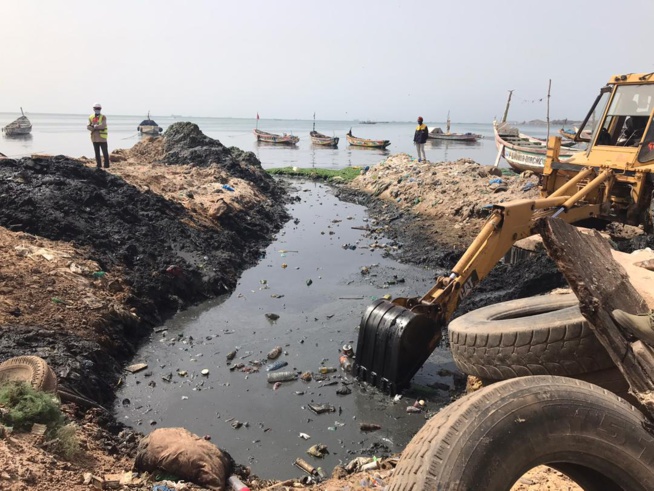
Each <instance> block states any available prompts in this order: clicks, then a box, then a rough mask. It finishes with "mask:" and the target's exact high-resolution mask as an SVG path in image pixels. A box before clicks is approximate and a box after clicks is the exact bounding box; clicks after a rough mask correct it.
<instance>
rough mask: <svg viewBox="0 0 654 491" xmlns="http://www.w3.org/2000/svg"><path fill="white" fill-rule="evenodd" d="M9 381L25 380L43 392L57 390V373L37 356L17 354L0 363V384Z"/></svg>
mask: <svg viewBox="0 0 654 491" xmlns="http://www.w3.org/2000/svg"><path fill="white" fill-rule="evenodd" d="M9 381H17V382H26V383H28V384H30V385H31V386H32V387H33V388H35V389H38V390H42V391H45V392H56V391H57V375H56V374H55V373H54V372H53V371H52V369H51V368H50V367H49V366H48V364H47V363H46V362H45V360H44V359H43V358H39V357H38V356H18V357H16V358H10V359H9V360H7V361H4V362H3V363H0V385H1V384H2V383H4V382H9Z"/></svg>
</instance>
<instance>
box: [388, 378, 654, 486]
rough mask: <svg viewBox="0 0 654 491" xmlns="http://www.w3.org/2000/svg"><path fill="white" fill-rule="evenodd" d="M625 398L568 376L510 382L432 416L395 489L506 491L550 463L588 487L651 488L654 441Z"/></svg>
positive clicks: (400, 468) (401, 466)
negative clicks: (520, 479)
mask: <svg viewBox="0 0 654 491" xmlns="http://www.w3.org/2000/svg"><path fill="white" fill-rule="evenodd" d="M647 424H648V422H647V419H646V418H645V416H644V415H643V414H642V413H640V412H639V411H638V410H636V409H635V408H634V407H633V406H631V405H630V404H629V403H627V402H626V401H624V400H623V399H620V398H619V397H617V396H615V395H613V394H611V393H609V392H607V391H605V390H603V389H601V388H599V387H597V386H594V385H591V384H588V383H586V382H582V381H579V380H574V379H570V378H566V377H552V376H533V377H521V378H517V379H511V380H505V381H502V382H498V383H495V384H493V385H492V386H490V387H486V388H484V389H482V390H480V391H478V392H475V393H472V394H469V395H467V396H465V397H463V398H461V399H459V400H458V401H457V402H455V403H454V404H452V405H451V406H449V407H447V408H445V409H444V410H443V411H441V412H440V413H438V414H437V415H436V416H434V417H433V418H432V419H431V420H429V421H428V422H427V424H425V426H424V427H423V428H422V429H421V430H420V431H419V432H418V433H417V434H416V436H414V437H413V439H412V440H411V442H409V445H408V446H407V447H406V449H405V450H404V452H402V456H401V457H400V461H399V462H398V465H397V468H396V470H395V474H394V476H393V479H392V481H391V486H390V490H392V491H417V490H422V489H443V490H452V491H458V490H461V491H464V490H465V491H468V490H476V489H484V490H485V491H506V490H507V489H511V486H512V485H513V484H514V483H515V482H516V481H517V480H518V479H519V478H520V477H521V476H522V475H523V474H524V473H525V472H527V471H528V470H529V469H532V468H534V467H536V466H538V465H549V466H550V467H553V468H555V469H556V470H558V471H560V472H563V473H564V474H566V475H568V476H569V477H570V478H572V479H573V480H574V481H575V482H577V484H579V485H580V486H581V487H582V488H583V489H584V490H586V491H600V490H601V491H614V490H623V489H624V490H633V491H641V490H642V491H645V490H651V489H654V437H652V435H651V434H650V433H648V432H647V431H646V430H645V425H647Z"/></svg>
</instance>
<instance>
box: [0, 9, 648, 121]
mask: <svg viewBox="0 0 654 491" xmlns="http://www.w3.org/2000/svg"><path fill="white" fill-rule="evenodd" d="M0 18H1V19H2V22H1V26H0V46H2V56H1V57H0V60H2V63H1V65H0V67H1V71H0V111H3V112H4V111H12V112H13V111H18V107H19V106H22V107H23V108H24V109H25V110H26V111H29V112H34V113H36V112H62V113H87V112H90V109H91V105H92V104H93V103H94V102H96V101H99V102H101V103H102V104H103V106H104V112H105V113H106V114H108V115H109V114H112V113H113V114H134V115H145V113H146V112H147V111H148V109H149V110H151V111H152V115H153V117H155V118H156V115H166V116H168V115H170V114H181V115H193V116H216V117H226V116H231V117H254V116H255V115H256V113H257V112H258V113H259V114H260V116H261V118H262V120H265V119H266V118H292V119H296V118H297V119H311V117H312V115H313V112H314V111H315V112H316V117H317V118H318V119H348V120H351V119H374V120H395V121H398V120H400V121H402V120H411V121H413V120H415V118H416V117H417V116H418V115H422V116H423V117H424V118H425V119H426V120H427V121H443V120H444V119H445V118H446V115H447V111H448V109H449V110H451V112H452V119H453V120H454V121H456V122H491V121H492V119H493V117H494V116H497V117H501V115H502V112H503V110H504V105H505V102H506V97H507V90H508V89H515V92H514V98H513V102H512V106H511V111H510V114H509V118H510V119H513V120H522V119H536V118H540V119H545V115H546V104H545V100H546V94H547V83H548V79H552V98H551V103H550V115H551V118H553V119H554V118H565V117H568V118H582V117H583V116H585V114H586V112H587V109H588V107H589V106H590V104H591V102H592V100H593V99H594V98H595V96H596V95H597V93H598V91H599V88H600V87H601V86H602V85H604V84H605V83H606V81H607V80H608V79H609V77H610V76H611V75H613V74H617V73H629V72H646V71H654V58H653V57H652V54H651V43H652V41H651V39H652V38H651V23H652V21H654V2H653V1H652V0H622V1H621V2H608V1H607V0H549V1H529V0H522V1H518V0H516V1H511V0H467V1H443V0H432V1H428V0H423V1H419V2H414V1H407V0H403V1H392V0H376V1H373V0H371V1H368V0H365V1H364V0H349V1H341V0H329V1H322V2H318V1H308V0H303V1H301V0H297V1H286V0H275V1H270V0H269V1H245V0H243V1H219V0H192V1H191V0H189V1H172V0H171V1H169V0H157V1H138V0H130V1H123V0H107V1H103V2H97V1H89V0H83V1H78V0H0ZM541 98H542V99H543V101H542V102H531V101H535V100H538V99H541Z"/></svg>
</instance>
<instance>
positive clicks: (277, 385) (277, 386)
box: [273, 382, 282, 390]
mask: <svg viewBox="0 0 654 491" xmlns="http://www.w3.org/2000/svg"><path fill="white" fill-rule="evenodd" d="M281 386H282V383H281V382H275V385H273V390H277V389H279V388H280V387H281Z"/></svg>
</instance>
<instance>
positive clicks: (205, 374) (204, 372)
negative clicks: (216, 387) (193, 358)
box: [200, 368, 209, 377]
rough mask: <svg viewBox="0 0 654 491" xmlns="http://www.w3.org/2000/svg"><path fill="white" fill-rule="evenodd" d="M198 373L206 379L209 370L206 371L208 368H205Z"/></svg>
mask: <svg viewBox="0 0 654 491" xmlns="http://www.w3.org/2000/svg"><path fill="white" fill-rule="evenodd" d="M200 373H201V374H202V375H204V376H205V377H207V376H208V375H209V369H208V368H205V369H203V370H202V371H201V372H200Z"/></svg>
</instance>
